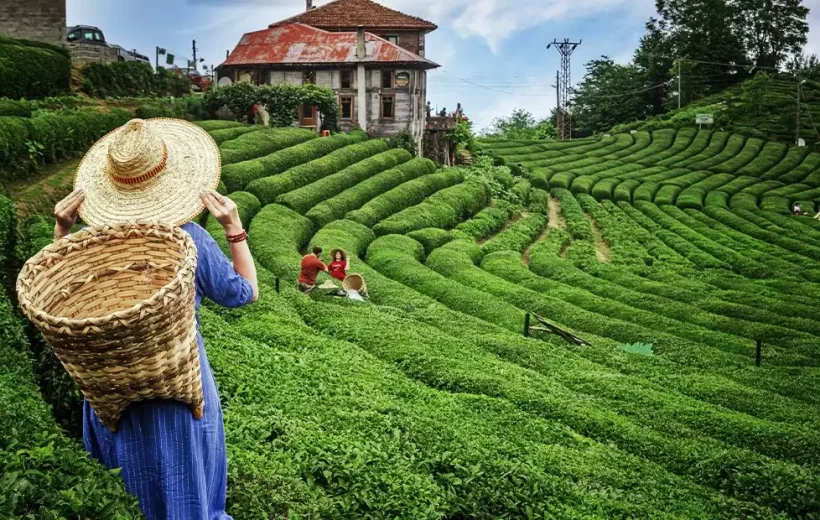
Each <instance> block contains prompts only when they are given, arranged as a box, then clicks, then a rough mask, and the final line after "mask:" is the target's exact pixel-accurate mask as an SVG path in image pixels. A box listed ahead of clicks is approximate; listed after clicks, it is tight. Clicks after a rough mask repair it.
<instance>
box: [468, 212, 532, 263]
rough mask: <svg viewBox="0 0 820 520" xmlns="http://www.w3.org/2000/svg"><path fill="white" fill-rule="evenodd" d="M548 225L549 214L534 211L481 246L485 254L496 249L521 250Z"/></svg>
mask: <svg viewBox="0 0 820 520" xmlns="http://www.w3.org/2000/svg"><path fill="white" fill-rule="evenodd" d="M546 226H547V216H546V215H543V214H540V213H534V214H532V215H527V216H525V217H522V218H520V219H518V220H517V221H515V222H513V223H512V224H511V225H510V226H509V227H507V228H506V229H504V230H503V231H502V232H501V233H498V234H497V235H495V236H494V237H492V238H491V239H490V240H488V241H486V242H484V244H483V245H482V246H481V248H482V250H483V251H484V253H485V254H489V253H493V252H495V251H518V252H521V251H523V250H524V248H526V247H527V246H528V245H529V244H531V243H532V242H533V241H534V240H535V239H536V238H537V237H538V235H540V234H541V232H542V231H543V230H544V228H545V227H546Z"/></svg>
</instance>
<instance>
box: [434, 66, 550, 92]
mask: <svg viewBox="0 0 820 520" xmlns="http://www.w3.org/2000/svg"><path fill="white" fill-rule="evenodd" d="M441 72H443V73H445V74H447V75H448V76H452V77H454V78H456V79H458V80H461V81H463V82H464V83H469V84H470V85H473V86H475V87H478V88H483V89H485V90H490V91H493V92H498V93H499V94H507V95H510V96H525V97H548V96H547V95H546V94H521V93H517V92H508V91H506V90H500V89H497V88H492V87H488V86H485V85H481V84H479V83H476V82H474V81H470V80H468V79H464V78H460V77H458V76H456V75H455V74H451V73H450V72H447V71H446V70H442V71H441Z"/></svg>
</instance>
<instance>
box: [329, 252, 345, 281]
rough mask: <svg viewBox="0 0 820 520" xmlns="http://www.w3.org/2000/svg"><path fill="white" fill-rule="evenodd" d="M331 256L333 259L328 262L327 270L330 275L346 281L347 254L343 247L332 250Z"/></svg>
mask: <svg viewBox="0 0 820 520" xmlns="http://www.w3.org/2000/svg"><path fill="white" fill-rule="evenodd" d="M330 256H331V258H332V259H333V261H332V262H330V263H329V264H327V270H328V272H329V273H330V276H332V277H333V278H335V279H337V280H341V281H343V282H344V280H345V277H346V276H347V269H348V263H347V255H345V252H344V250H342V249H334V250H333V251H331V252H330Z"/></svg>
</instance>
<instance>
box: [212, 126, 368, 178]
mask: <svg viewBox="0 0 820 520" xmlns="http://www.w3.org/2000/svg"><path fill="white" fill-rule="evenodd" d="M365 140H367V134H365V133H362V132H354V133H350V134H335V135H332V136H330V137H323V138H320V139H312V140H310V141H307V142H305V143H301V144H297V145H296V146H291V147H290V148H285V149H284V150H279V151H278V152H274V153H272V154H269V155H265V156H263V157H259V158H257V159H251V160H248V161H242V162H238V163H234V164H229V165H228V166H225V167H224V168H222V180H223V181H224V182H225V186H227V188H228V191H229V192H234V191H239V190H242V189H245V187H247V186H248V184H250V183H251V182H252V181H254V180H256V179H261V178H264V177H268V176H271V175H276V174H278V173H282V172H284V171H285V170H288V169H290V168H293V167H295V166H299V165H301V164H304V163H307V162H309V161H312V160H314V159H318V158H320V157H323V156H325V155H327V154H329V153H330V152H333V151H334V150H338V149H339V148H342V147H345V146H348V145H351V144H354V143H359V142H362V141H365Z"/></svg>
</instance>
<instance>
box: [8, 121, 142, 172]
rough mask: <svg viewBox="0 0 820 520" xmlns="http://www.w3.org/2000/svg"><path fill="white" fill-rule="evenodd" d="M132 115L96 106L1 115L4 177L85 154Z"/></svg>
mask: <svg viewBox="0 0 820 520" xmlns="http://www.w3.org/2000/svg"><path fill="white" fill-rule="evenodd" d="M130 117H131V115H130V114H129V113H128V112H126V111H123V110H112V111H110V112H100V111H97V110H92V109H80V110H76V111H67V112H45V113H39V114H37V115H36V116H35V117H32V118H21V117H0V179H3V180H12V179H19V178H24V177H25V176H27V175H28V174H29V173H30V172H31V171H33V170H35V169H37V168H39V167H42V166H43V165H45V164H50V163H53V162H54V161H56V160H59V159H63V158H66V157H72V156H74V155H76V154H80V153H84V152H85V151H86V150H87V149H88V147H89V146H91V144H93V143H94V142H95V141H96V140H97V139H99V138H100V137H102V136H103V135H105V134H107V133H108V132H110V131H111V130H113V129H115V128H117V127H118V126H121V125H123V124H125V123H126V122H127V121H128V120H129V119H130Z"/></svg>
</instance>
